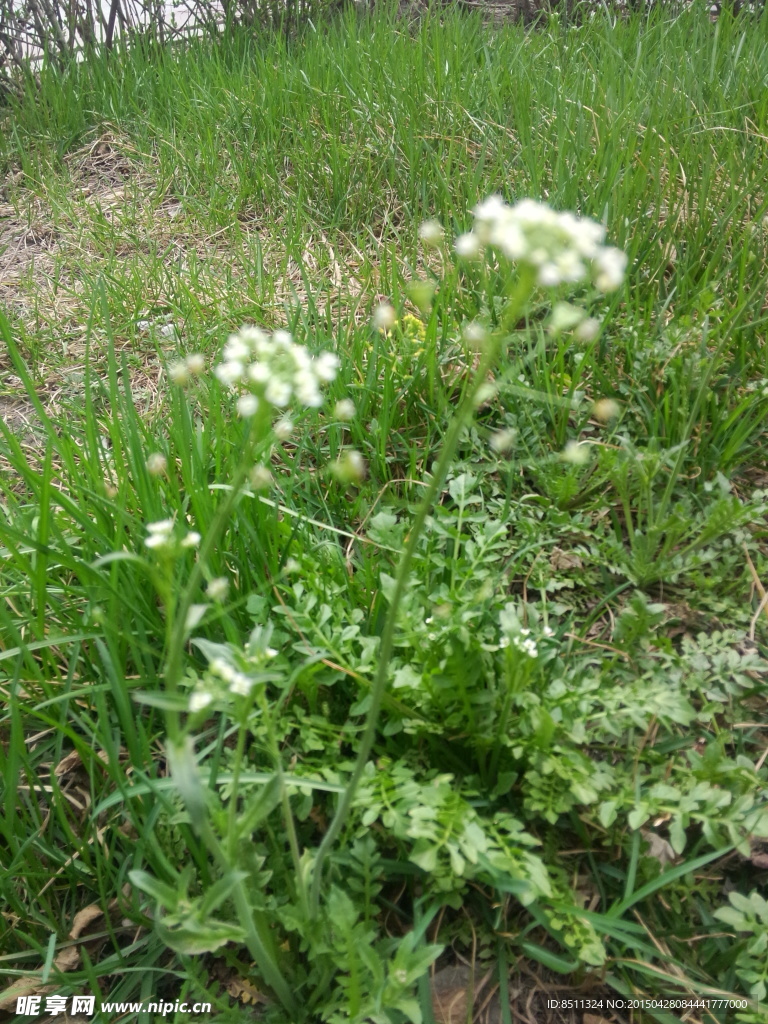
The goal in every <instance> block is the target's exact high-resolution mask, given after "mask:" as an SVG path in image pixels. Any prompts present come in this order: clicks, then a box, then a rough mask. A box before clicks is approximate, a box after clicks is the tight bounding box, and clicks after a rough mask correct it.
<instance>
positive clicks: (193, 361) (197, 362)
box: [184, 352, 205, 377]
mask: <svg viewBox="0 0 768 1024" xmlns="http://www.w3.org/2000/svg"><path fill="white" fill-rule="evenodd" d="M184 362H185V365H186V367H187V369H188V370H189V372H190V373H191V374H193V376H195V377H197V376H199V375H200V374H201V373H202V372H203V370H205V356H203V355H201V354H200V353H199V352H193V353H192V354H191V355H188V356H187V358H186V359H185V360H184Z"/></svg>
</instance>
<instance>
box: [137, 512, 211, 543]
mask: <svg viewBox="0 0 768 1024" xmlns="http://www.w3.org/2000/svg"><path fill="white" fill-rule="evenodd" d="M174 527H175V523H174V521H173V520H172V519H161V520H160V522H157V523H147V533H148V534H149V536H148V537H147V539H146V540H145V541H144V546H145V547H148V548H154V549H156V550H164V551H173V550H175V548H176V538H175V536H174ZM201 539H202V538H201V537H200V534H199V533H198V532H197V531H196V530H190V532H189V533H188V534H187V535H186V537H184V539H183V540H182V541H181V542H180V544H179V547H182V548H196V547H197V546H198V544H199V543H200V541H201Z"/></svg>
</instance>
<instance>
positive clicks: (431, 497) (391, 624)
mask: <svg viewBox="0 0 768 1024" xmlns="http://www.w3.org/2000/svg"><path fill="white" fill-rule="evenodd" d="M532 284H533V275H532V272H531V271H530V270H528V269H522V270H521V275H520V278H519V281H518V285H517V287H516V288H515V289H514V290H513V292H512V295H511V297H510V302H509V305H508V306H507V308H506V310H505V315H504V318H503V321H502V323H501V324H500V325H499V327H498V329H497V330H496V331H495V332H494V333H493V334H492V335H491V337H490V338H489V340H488V344H487V346H486V349H485V351H484V352H483V355H482V356H481V359H480V362H479V364H478V367H477V371H476V373H475V376H474V378H473V379H472V383H471V384H470V386H469V388H468V389H467V392H466V394H465V396H464V400H463V402H462V404H461V406H460V407H459V411H458V412H457V413H456V415H455V416H454V418H453V420H452V421H451V424H450V426H449V427H448V432H447V434H446V437H445V442H444V444H443V450H442V452H441V453H440V458H439V459H438V462H437V466H436V467H435V471H434V473H433V474H432V478H431V479H430V481H429V485H428V487H427V490H426V491H425V493H424V497H423V498H422V500H421V504H420V505H419V507H418V510H417V512H416V515H415V517H414V520H413V526H412V527H411V531H410V533H409V535H408V541H407V543H406V546H405V550H404V551H403V556H402V558H401V560H400V565H399V568H398V573H397V577H396V579H395V588H394V592H393V595H392V601H391V604H390V608H389V614H388V615H387V620H386V623H385V625H384V632H383V634H382V637H381V649H380V655H379V667H378V669H377V672H376V676H375V678H374V681H373V686H372V687H371V703H370V706H369V708H368V714H367V716H366V722H365V729H364V731H363V736H362V739H361V741H360V749H359V750H358V754H357V758H356V760H355V766H354V768H353V770H352V775H351V777H350V780H349V782H348V783H347V787H346V789H345V790H344V793H343V795H342V798H341V801H340V803H339V806H338V808H337V809H336V813H335V814H334V816H333V820H332V821H331V824H330V825H329V826H328V830H327V831H326V833H325V835H324V836H323V840H322V842H321V843H320V846H319V847H318V849H317V856H316V858H315V863H314V867H313V872H312V887H311V891H310V915H311V916H312V917H314V916H316V915H317V912H318V908H319V905H320V886H321V884H322V874H323V865H324V863H325V859H326V857H327V856H328V854H329V852H330V850H331V848H332V847H333V844H334V843H335V842H336V839H337V837H338V835H339V833H340V832H341V830H342V828H343V827H344V823H345V822H346V820H347V816H348V815H349V811H350V808H351V806H352V801H353V800H354V797H355V793H356V792H357V788H358V786H359V785H360V780H361V778H362V776H363V772H364V771H365V766H366V764H367V763H368V757H369V756H370V753H371V749H372V747H373V742H374V739H375V737H376V726H377V724H378V720H379V713H380V711H381V703H382V700H383V698H384V693H385V690H386V686H387V673H388V670H389V662H390V660H391V658H392V652H393V650H394V641H395V629H396V627H397V613H398V609H399V607H400V602H401V601H402V599H403V596H404V594H405V590H406V587H407V586H408V574H409V572H410V568H411V562H412V561H413V556H414V554H415V552H416V547H417V545H418V543H419V538H420V536H421V532H422V530H423V528H424V523H425V521H426V518H427V515H428V514H429V511H430V509H431V508H432V505H433V504H434V501H435V498H436V497H437V495H438V493H439V491H440V488H441V487H442V485H443V482H444V481H445V477H446V476H447V474H448V470H449V469H450V466H451V462H452V460H453V456H454V454H455V451H456V446H457V444H458V442H459V437H460V436H461V432H462V430H463V429H464V426H465V424H466V423H467V422H469V420H471V418H472V415H473V413H474V409H475V399H476V397H477V394H478V392H479V391H480V388H481V386H482V385H483V384H484V383H485V380H486V377H487V376H488V372H489V371H490V369H491V367H492V366H493V365H494V364H495V362H496V360H497V358H498V356H499V352H500V349H501V346H502V343H503V341H504V338H505V337H506V335H507V333H508V328H509V326H510V325H511V324H514V323H515V322H516V321H517V319H518V317H519V316H520V313H521V312H522V311H523V309H524V308H525V304H526V302H527V301H528V298H529V296H530V293H531V288H532Z"/></svg>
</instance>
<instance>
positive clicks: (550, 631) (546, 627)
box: [542, 626, 555, 636]
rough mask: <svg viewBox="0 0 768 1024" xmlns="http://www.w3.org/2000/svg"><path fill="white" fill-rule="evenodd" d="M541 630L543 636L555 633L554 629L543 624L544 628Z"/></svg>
mask: <svg viewBox="0 0 768 1024" xmlns="http://www.w3.org/2000/svg"><path fill="white" fill-rule="evenodd" d="M542 632H543V633H544V636H554V635H555V631H554V629H550V627H549V626H545V627H544V629H543V630H542Z"/></svg>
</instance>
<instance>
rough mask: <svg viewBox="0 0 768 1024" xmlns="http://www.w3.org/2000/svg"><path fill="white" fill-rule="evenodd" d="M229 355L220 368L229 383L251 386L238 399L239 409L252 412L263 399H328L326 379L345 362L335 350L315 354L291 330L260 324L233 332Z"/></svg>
mask: <svg viewBox="0 0 768 1024" xmlns="http://www.w3.org/2000/svg"><path fill="white" fill-rule="evenodd" d="M223 357H224V361H223V362H222V363H219V365H218V366H217V367H216V369H215V370H214V373H215V374H216V376H217V377H218V379H219V380H220V381H221V382H222V384H225V385H226V386H227V387H230V388H235V387H237V386H238V385H241V386H244V387H246V388H248V393H247V394H244V395H243V396H241V398H240V399H239V401H238V412H239V413H240V415H241V416H246V417H247V416H253V415H254V414H255V413H256V411H257V409H258V407H259V402H260V401H264V402H266V403H267V404H268V405H271V406H277V407H278V408H284V407H285V406H287V405H288V403H289V402H290V401H291V399H292V398H296V399H297V400H298V401H299V402H300V403H301V404H302V405H305V406H309V407H310V408H317V407H318V406H320V405H322V403H323V396H322V395H321V393H320V384H321V383H328V382H330V381H332V380H334V378H335V377H336V371H337V370H338V367H339V360H338V359H337V358H336V356H334V355H332V354H331V353H330V352H321V353H320V355H319V356H316V357H313V356H311V355H310V353H309V352H308V351H307V349H306V348H305V347H304V346H303V345H297V344H296V343H295V342H294V340H293V337H292V336H291V334H289V332H288V331H275V332H274V333H273V334H271V335H269V334H266V333H265V332H264V331H262V330H261V329H260V328H258V327H243V328H242V329H241V330H240V331H239V332H238V333H237V334H231V335H230V336H229V339H228V340H227V344H226V345H225V346H224V352H223Z"/></svg>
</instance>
